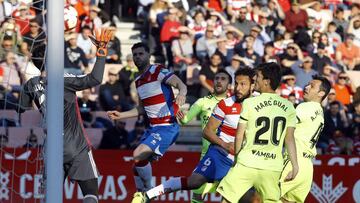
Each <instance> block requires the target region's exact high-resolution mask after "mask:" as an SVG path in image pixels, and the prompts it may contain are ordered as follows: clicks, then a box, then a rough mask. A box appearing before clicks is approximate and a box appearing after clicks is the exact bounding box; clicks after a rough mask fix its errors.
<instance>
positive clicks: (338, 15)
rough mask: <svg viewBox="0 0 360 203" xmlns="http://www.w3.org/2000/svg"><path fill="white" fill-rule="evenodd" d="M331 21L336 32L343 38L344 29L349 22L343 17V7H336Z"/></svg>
mask: <svg viewBox="0 0 360 203" xmlns="http://www.w3.org/2000/svg"><path fill="white" fill-rule="evenodd" d="M333 22H334V23H335V25H336V32H337V33H339V35H340V36H341V37H342V38H343V37H344V36H345V33H346V29H347V28H348V26H349V22H348V21H347V20H346V19H345V17H344V9H342V8H338V9H336V11H335V18H334V20H333Z"/></svg>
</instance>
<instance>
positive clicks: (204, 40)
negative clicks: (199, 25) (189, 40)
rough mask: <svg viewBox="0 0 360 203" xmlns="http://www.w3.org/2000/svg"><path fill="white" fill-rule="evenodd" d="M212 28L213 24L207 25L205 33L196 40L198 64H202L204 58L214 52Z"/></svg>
mask: <svg viewBox="0 0 360 203" xmlns="http://www.w3.org/2000/svg"><path fill="white" fill-rule="evenodd" d="M214 30H215V28H214V26H212V25H208V26H207V28H206V32H205V35H204V36H203V37H200V38H199V39H198V40H197V42H196V48H195V50H196V57H197V58H198V59H199V61H200V64H204V62H205V60H206V59H208V57H209V56H211V55H212V54H214V53H215V50H216V43H215V35H214Z"/></svg>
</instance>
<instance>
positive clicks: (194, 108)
mask: <svg viewBox="0 0 360 203" xmlns="http://www.w3.org/2000/svg"><path fill="white" fill-rule="evenodd" d="M203 102H204V100H203V99H202V98H201V99H198V100H197V101H196V102H195V103H194V104H193V105H192V106H191V107H190V110H189V111H188V112H187V114H186V115H185V117H184V118H183V119H181V120H180V122H181V124H187V123H188V122H190V121H191V120H192V119H193V118H194V117H195V116H197V115H198V114H199V113H200V112H201V107H202V105H203Z"/></svg>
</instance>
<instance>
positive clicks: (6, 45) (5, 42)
mask: <svg viewBox="0 0 360 203" xmlns="http://www.w3.org/2000/svg"><path fill="white" fill-rule="evenodd" d="M10 51H11V52H14V53H16V52H17V47H16V45H15V44H14V42H13V40H12V37H11V36H4V38H3V39H2V42H1V49H0V60H4V59H5V55H6V53H7V52H10Z"/></svg>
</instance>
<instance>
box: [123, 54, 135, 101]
mask: <svg viewBox="0 0 360 203" xmlns="http://www.w3.org/2000/svg"><path fill="white" fill-rule="evenodd" d="M138 75H139V69H138V68H137V67H136V66H135V64H134V61H133V57H132V55H131V54H128V55H127V56H126V64H125V66H124V67H123V68H122V69H121V70H120V72H119V81H120V83H121V85H122V86H123V88H124V92H125V95H126V97H130V84H131V83H132V82H133V81H134V80H135V78H136V77H137V76H138Z"/></svg>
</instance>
